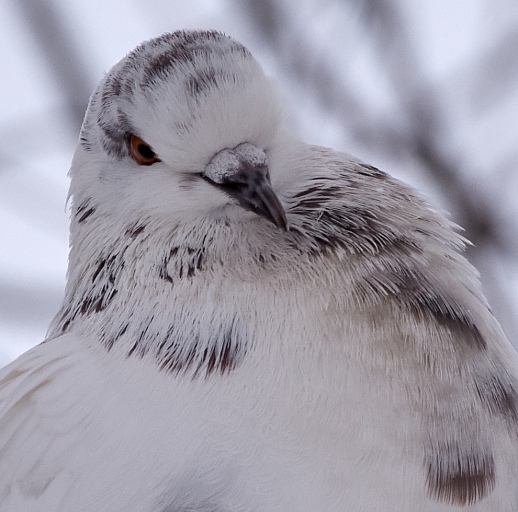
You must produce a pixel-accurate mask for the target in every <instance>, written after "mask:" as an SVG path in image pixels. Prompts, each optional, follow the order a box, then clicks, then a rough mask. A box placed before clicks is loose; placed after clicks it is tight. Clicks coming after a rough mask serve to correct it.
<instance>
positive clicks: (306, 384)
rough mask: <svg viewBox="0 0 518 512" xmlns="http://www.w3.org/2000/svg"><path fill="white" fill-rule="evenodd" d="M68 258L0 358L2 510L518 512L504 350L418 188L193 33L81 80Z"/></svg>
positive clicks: (510, 357)
mask: <svg viewBox="0 0 518 512" xmlns="http://www.w3.org/2000/svg"><path fill="white" fill-rule="evenodd" d="M71 179H72V182H71V190H70V194H71V196H72V221H71V251H70V260H69V275H68V283H67V290H66V295H65V299H64V302H63V306H62V308H61V310H60V311H59V313H58V315H57V316H56V318H55V320H54V322H53V324H52V326H51V328H50V331H49V334H48V337H47V339H46V340H45V341H44V342H43V343H42V344H40V345H38V346H37V347H35V348H33V349H32V350H30V351H29V352H27V353H26V354H24V355H22V356H21V357H20V358H19V359H18V360H16V361H14V362H13V363H11V364H10V365H8V366H7V367H6V368H4V369H3V370H2V371H1V372H0V512H19V511H22V512H29V511H38V512H51V511H52V512H55V511H63V512H65V511H66V512H69V511H74V512H108V511H109V512H128V511H135V512H137V511H138V512H245V511H246V512H292V511H297V512H316V511H322V512H335V511H336V512H338V511H342V512H359V511H368V512H389V511H390V512H393V511H398V512H448V511H449V512H454V511H457V510H463V511H469V512H495V511H498V512H518V439H517V437H518V428H517V427H518V370H517V369H518V359H517V356H516V353H515V352H514V351H513V349H512V348H511V346H510V344H509V342H508V341H507V340H506V338H505V336H504V334H503V333H502V331H501V329H500V327H499V325H498V323H497V322H496V320H495V319H494V318H493V316H492V315H491V313H490V311H489V309H488V307H487V304H486V301H485V299H484V297H483V295H482V292H481V290H480V285H479V282H478V277H477V273H476V271H475V270H474V269H473V267H472V266H471V265H470V264H469V263H468V262H467V261H466V260H465V259H464V258H463V257H462V256H461V255H460V254H459V251H461V250H462V249H463V246H464V241H463V239H462V238H461V237H460V236H459V235H457V234H456V233H455V232H454V231H453V230H452V226H451V225H450V224H449V222H448V221H447V220H445V218H444V217H443V215H442V214H441V213H440V212H437V211H436V210H435V209H433V208H432V207H431V206H430V205H428V204H427V203H426V202H425V201H423V200H422V199H420V198H419V197H418V195H416V193H415V192H414V191H412V190H411V189H410V188H409V187H407V186H405V185H404V184H402V183H400V182H398V181H397V180H394V179H393V178H391V177H389V176H387V175H386V174H384V173H382V172H381V171H379V170H377V169H375V168H374V167H372V166H369V165H366V164H364V163H362V162H360V161H358V160H357V159H354V158H352V157H350V156H349V155H346V154H343V153H337V152H335V151H333V150H330V149H326V148H321V147H316V146H310V145H307V144H305V143H303V142H301V141H299V140H297V139H296V138H295V137H294V136H292V134H291V131H290V128H289V126H288V125H287V123H286V121H285V119H284V114H283V112H282V109H281V107H280V101H279V99H278V98H277V94H276V92H275V89H274V86H273V85H272V83H271V82H270V80H269V79H267V78H266V77H265V76H264V74H263V72H262V70H261V68H260V66H259V65H258V64H257V62H256V61H255V60H254V59H253V57H252V56H251V55H250V53H249V52H248V51H247V50H246V49H245V48H244V47H243V46H242V45H240V44H239V43H237V42H235V41H234V40H232V39H230V38H228V37H226V36H224V35H222V34H220V33H218V32H208V31H193V32H175V33H172V34H165V35H164V36H161V37H159V38H157V39H154V40H151V41H148V42H146V43H144V44H143V45H141V46H139V47H138V48H137V49H136V50H134V51H133V52H132V53H130V54H129V55H128V56H127V57H126V58H124V59H123V60H122V61H121V62H120V63H119V64H117V65H116V66H115V67H114V68H113V69H112V70H111V71H110V72H109V73H108V74H107V76H106V77H105V78H104V79H103V81H102V82H101V84H100V86H99V88H98V89H97V90H96V92H95V93H94V94H93V96H92V98H91V101H90V105H89V108H88V111H87V113H86V117H85V121H84V124H83V128H82V131H81V136H80V140H79V144H78V147H77V150H76V153H75V156H74V159H73V162H72V168H71Z"/></svg>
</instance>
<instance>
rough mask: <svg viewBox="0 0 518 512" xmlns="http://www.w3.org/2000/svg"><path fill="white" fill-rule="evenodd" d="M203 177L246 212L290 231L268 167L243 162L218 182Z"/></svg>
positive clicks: (206, 176) (205, 175)
mask: <svg viewBox="0 0 518 512" xmlns="http://www.w3.org/2000/svg"><path fill="white" fill-rule="evenodd" d="M203 177H204V179H205V180H206V181H208V182H209V183H210V184H211V185H214V186H216V187H218V188H219V189H220V190H222V191H224V192H226V193H227V194H228V195H229V196H231V197H233V198H234V199H236V200H237V202H238V203H239V205H240V206H241V207H243V208H244V209H245V210H249V211H251V212H253V213H256V214H257V215H260V216H261V217H264V218H265V219H267V220H269V221H270V222H273V223H274V224H275V225H276V226H277V227H279V228H281V229H284V230H287V229H288V221H287V220H286V212H285V211H284V208H283V207H282V204H281V202H280V201H279V198H278V197H277V196H276V195H275V192H274V191H273V189H272V184H271V182H270V176H269V173H268V167H266V166H264V165H261V166H252V165H251V164H249V163H248V162H242V165H241V166H240V168H239V169H238V170H237V171H235V172H232V173H229V174H226V175H224V176H222V177H220V178H219V179H218V181H217V182H216V181H214V180H213V179H211V177H209V176H208V175H207V174H204V175H203Z"/></svg>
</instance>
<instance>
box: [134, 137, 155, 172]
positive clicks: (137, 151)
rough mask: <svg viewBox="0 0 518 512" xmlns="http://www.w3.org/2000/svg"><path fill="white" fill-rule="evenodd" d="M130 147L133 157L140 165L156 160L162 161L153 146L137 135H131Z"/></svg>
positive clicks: (152, 162) (149, 163) (150, 163)
mask: <svg viewBox="0 0 518 512" xmlns="http://www.w3.org/2000/svg"><path fill="white" fill-rule="evenodd" d="M129 149H130V154H131V157H132V158H133V160H135V162H137V164H139V165H153V164H154V163H155V162H160V159H159V158H158V157H157V155H156V153H155V152H154V151H153V149H152V148H151V146H150V145H149V144H148V143H147V142H144V141H143V140H142V139H141V138H140V137H137V136H136V135H131V137H130V140H129Z"/></svg>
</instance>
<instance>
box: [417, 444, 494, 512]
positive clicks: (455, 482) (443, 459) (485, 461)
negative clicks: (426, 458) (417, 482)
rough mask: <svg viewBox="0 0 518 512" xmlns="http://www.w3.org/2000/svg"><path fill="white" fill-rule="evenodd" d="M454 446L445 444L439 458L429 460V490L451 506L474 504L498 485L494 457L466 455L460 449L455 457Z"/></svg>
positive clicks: (431, 494) (437, 456)
mask: <svg viewBox="0 0 518 512" xmlns="http://www.w3.org/2000/svg"><path fill="white" fill-rule="evenodd" d="M452 448H453V447H451V446H447V445H446V446H443V447H442V448H441V449H440V450H439V451H438V452H437V454H436V458H435V459H434V460H432V461H430V462H429V463H428V468H427V471H428V474H427V480H426V483H427V488H428V493H429V495H430V496H431V497H432V498H434V499H436V500H437V501H442V502H444V503H448V504H451V505H457V506H466V505H472V504H473V503H476V502H477V501H479V500H480V499H482V498H484V497H485V496H487V495H488V494H489V493H490V492H491V491H492V490H493V488H494V486H495V465H494V461H493V457H491V456H481V455H478V454H471V455H467V456H466V455H464V454H462V453H460V452H459V450H458V449H457V450H455V451H457V452H458V453H457V457H456V458H454V457H453V454H452Z"/></svg>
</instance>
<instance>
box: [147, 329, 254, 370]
mask: <svg viewBox="0 0 518 512" xmlns="http://www.w3.org/2000/svg"><path fill="white" fill-rule="evenodd" d="M235 324H236V321H234V322H233V323H232V325H231V326H230V327H229V328H228V329H226V330H222V331H221V332H219V333H218V332H215V333H214V338H213V339H211V340H209V341H208V342H204V343H201V342H200V340H199V339H194V340H191V339H189V340H178V339H174V338H173V336H174V334H173V333H174V331H175V329H174V326H173V327H171V328H170V329H169V330H168V334H167V336H166V337H165V339H164V340H163V341H162V342H161V343H160V346H159V348H158V353H157V359H158V361H159V362H160V369H161V370H164V371H167V372H170V373H173V374H178V373H184V372H187V371H192V376H193V378H196V377H198V376H202V375H203V376H205V377H208V376H210V375H213V374H220V375H224V374H225V373H229V372H231V371H232V370H234V369H235V368H236V367H237V366H238V364H239V363H240V362H241V361H242V359H243V356H244V343H245V342H244V341H243V340H240V339H239V337H238V335H237V332H236V329H235ZM185 347H189V349H188V350H185ZM202 347H203V348H202Z"/></svg>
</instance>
